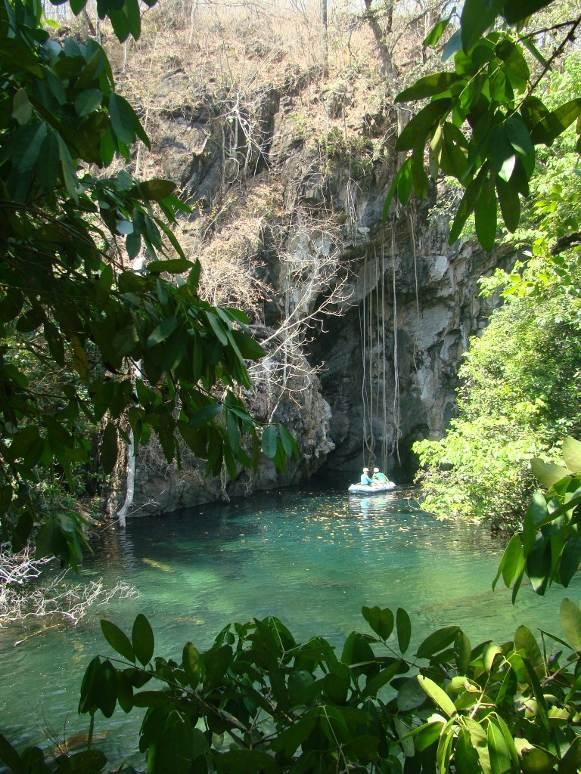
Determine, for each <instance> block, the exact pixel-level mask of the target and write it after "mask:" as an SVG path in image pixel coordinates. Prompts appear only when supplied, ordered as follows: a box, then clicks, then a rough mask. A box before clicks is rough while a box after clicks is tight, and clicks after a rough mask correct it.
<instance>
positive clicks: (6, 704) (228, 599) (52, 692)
mask: <svg viewBox="0 0 581 774" xmlns="http://www.w3.org/2000/svg"><path fill="white" fill-rule="evenodd" d="M413 495H414V493H413V491H409V492H405V491H401V490H397V491H395V492H387V493H384V494H379V495H374V496H371V497H353V496H351V497H349V496H347V495H345V494H334V493H323V494H321V493H320V492H317V493H309V492H302V493H297V492H288V491H285V492H281V493H272V494H268V495H263V496H259V497H253V498H251V499H248V500H244V501H240V502H236V503H232V504H231V505H229V506H202V507H200V508H197V509H195V510H192V511H188V512H184V513H182V514H179V515H172V516H166V517H163V518H157V519H156V518H148V519H136V520H134V521H132V522H130V524H129V526H128V529H127V531H126V532H125V533H116V532H114V531H110V532H108V533H107V534H106V535H104V536H103V537H102V541H101V545H100V546H99V547H98V550H97V551H96V553H95V558H94V560H93V561H92V562H90V563H89V564H88V565H87V566H86V568H85V570H84V571H83V573H84V575H86V576H87V577H94V573H99V574H103V575H104V576H105V579H106V582H107V583H110V584H113V583H115V582H116V581H117V580H118V579H120V578H121V579H123V580H125V581H128V582H129V583H132V584H134V585H135V586H136V588H137V589H138V591H139V597H138V598H137V599H125V600H120V601H113V602H111V603H110V604H108V605H107V607H105V608H103V609H99V610H96V611H94V614H93V615H92V616H91V617H90V618H88V619H87V620H85V621H83V622H82V624H81V625H80V626H79V627H78V628H76V629H72V630H71V629H64V628H62V629H58V628H57V629H51V630H49V631H47V632H46V633H43V634H41V635H39V636H34V637H32V639H30V640H28V642H27V644H26V646H18V647H14V646H13V642H14V641H15V640H18V639H21V638H22V636H23V632H22V629H18V630H16V629H14V630H12V631H9V630H3V631H0V728H1V729H2V730H3V731H4V732H5V733H6V732H7V733H9V734H10V735H11V737H12V738H15V739H17V740H19V741H20V742H24V741H34V742H38V741H42V740H45V739H46V737H47V733H49V734H50V736H51V737H52V738H53V739H54V740H55V741H58V740H62V739H63V737H65V736H70V735H71V734H75V733H82V732H83V731H84V730H86V723H85V720H84V719H83V720H80V719H79V718H78V716H77V715H76V705H77V700H78V690H79V684H80V674H81V672H82V670H83V669H84V668H85V666H86V665H87V663H88V661H89V659H90V658H91V656H92V655H94V654H95V653H101V654H109V650H108V647H107V646H106V644H104V643H103V640H102V638H101V636H100V633H99V624H98V620H99V618H100V617H108V618H111V619H113V620H115V621H116V622H117V623H118V624H120V625H122V626H124V627H125V628H126V629H129V628H130V625H131V623H132V621H133V618H134V617H135V615H136V614H137V613H138V612H144V613H145V614H146V615H148V616H149V617H150V618H151V620H152V622H153V625H154V629H155V633H156V642H157V652H159V653H162V654H164V655H166V656H170V655H171V656H174V657H178V658H179V654H180V652H181V645H183V643H184V642H185V641H187V640H192V641H193V642H194V643H196V644H197V645H198V646H199V647H206V646H208V645H209V644H210V642H211V641H212V638H213V636H214V635H215V634H216V633H217V632H218V631H219V629H221V628H222V627H223V626H224V625H225V624H226V623H228V622H230V621H234V620H245V619H248V618H251V617H252V616H254V615H255V616H259V617H261V616H265V615H268V614H275V615H278V616H280V617H281V618H283V619H284V621H285V622H286V623H287V624H288V625H289V626H290V627H291V629H292V630H293V631H294V632H295V634H296V635H297V636H298V637H300V638H306V637H309V636H311V635H313V634H315V633H319V634H323V635H324V636H326V637H328V638H330V639H331V640H332V641H333V642H335V643H338V642H340V641H341V640H342V638H344V636H345V635H346V634H347V633H348V632H349V631H351V630H352V629H353V628H356V627H358V628H362V629H364V627H365V623H364V622H363V620H362V619H361V616H360V609H361V606H362V605H376V604H377V605H381V606H384V607H386V606H389V607H398V606H403V607H405V608H406V609H407V610H408V611H409V612H410V614H411V616H412V621H413V624H414V637H415V641H416V642H417V641H419V640H420V639H421V638H422V637H423V636H425V635H426V634H427V633H428V632H429V631H430V630H432V629H433V628H436V627H438V626H443V625H447V624H451V623H454V624H459V625H460V626H462V627H463V628H464V629H465V630H466V631H467V633H468V634H469V636H470V637H471V639H472V641H473V643H475V642H478V641H479V640H483V639H488V638H491V637H494V638H497V639H503V638H506V637H508V636H510V635H511V634H512V632H513V631H514V629H515V626H516V624H517V622H518V623H520V622H522V623H526V624H528V625H529V626H531V627H535V626H542V627H543V628H545V629H548V630H553V631H555V632H558V630H559V626H558V611H557V608H558V603H559V599H560V597H561V596H563V593H562V592H560V591H558V590H555V591H554V592H551V594H549V596H548V597H547V598H546V599H542V598H538V597H536V596H535V595H534V594H533V593H532V592H531V591H530V590H529V589H524V590H523V592H522V594H521V597H520V599H519V603H518V605H517V607H516V608H514V607H513V606H512V605H511V603H510V593H507V592H506V591H504V590H501V591H497V592H496V593H494V594H493V593H492V591H491V590H490V584H491V580H492V578H493V576H494V574H495V570H496V565H497V564H498V559H499V556H500V553H501V550H502V545H501V543H499V542H497V541H495V540H494V539H493V538H491V536H490V535H489V534H488V532H487V531H486V530H483V529H480V528H479V527H477V526H474V525H458V524H451V523H445V522H444V523H442V522H437V521H434V520H433V519H432V518H431V517H429V516H428V515H426V514H424V513H422V512H421V511H420V510H419V509H418V508H417V505H416V504H415V502H414V499H413ZM578 589H579V584H577V586H576V589H575V590H570V591H569V594H570V595H575V591H577V593H578ZM30 633H32V632H31V631H28V632H25V633H24V634H25V635H26V634H30ZM31 697H33V698H34V701H33V702H32V703H31ZM138 724H139V716H138V715H137V716H136V715H134V713H132V714H131V715H130V716H126V715H124V714H123V713H122V712H119V713H116V715H115V716H114V717H113V719H112V720H111V721H109V722H104V721H103V722H100V724H98V725H100V726H101V731H103V732H104V731H105V730H106V728H110V727H111V725H113V726H116V727H117V728H116V731H117V732H116V733H114V734H113V733H112V734H110V735H109V736H108V737H107V738H106V739H105V740H104V745H105V747H107V748H108V750H109V752H110V753H111V754H113V755H114V756H119V757H121V756H122V755H123V754H124V752H127V749H128V748H129V749H131V747H132V745H133V741H134V740H135V738H136V737H135V733H136V728H137V726H138ZM124 746H125V749H124Z"/></svg>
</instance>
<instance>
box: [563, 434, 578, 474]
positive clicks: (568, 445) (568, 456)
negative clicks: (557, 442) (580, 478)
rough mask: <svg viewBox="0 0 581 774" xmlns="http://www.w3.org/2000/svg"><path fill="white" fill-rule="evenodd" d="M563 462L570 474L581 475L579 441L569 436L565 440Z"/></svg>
mask: <svg viewBox="0 0 581 774" xmlns="http://www.w3.org/2000/svg"><path fill="white" fill-rule="evenodd" d="M563 460H564V462H565V465H566V466H567V468H568V469H569V471H570V472H571V473H581V441H578V440H577V439H576V438H572V437H571V436H567V438H565V440H564V441H563Z"/></svg>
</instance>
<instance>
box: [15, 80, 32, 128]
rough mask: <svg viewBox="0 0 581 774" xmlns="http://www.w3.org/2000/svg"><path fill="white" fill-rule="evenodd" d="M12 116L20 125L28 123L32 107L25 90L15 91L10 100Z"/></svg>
mask: <svg viewBox="0 0 581 774" xmlns="http://www.w3.org/2000/svg"><path fill="white" fill-rule="evenodd" d="M12 116H13V118H14V119H15V120H16V121H17V122H18V123H19V124H21V125H23V124H26V123H28V122H29V121H30V119H31V118H32V105H31V103H30V100H29V99H28V94H27V93H26V89H18V90H17V91H16V93H15V95H14V98H13V100H12Z"/></svg>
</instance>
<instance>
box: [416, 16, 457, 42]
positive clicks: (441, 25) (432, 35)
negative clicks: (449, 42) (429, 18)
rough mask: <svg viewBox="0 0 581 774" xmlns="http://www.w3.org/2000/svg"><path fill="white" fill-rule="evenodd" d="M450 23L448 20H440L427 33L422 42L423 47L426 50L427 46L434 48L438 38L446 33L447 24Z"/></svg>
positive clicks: (438, 40)
mask: <svg viewBox="0 0 581 774" xmlns="http://www.w3.org/2000/svg"><path fill="white" fill-rule="evenodd" d="M449 23H450V18H447V19H440V20H439V21H437V22H436V24H434V26H433V27H432V29H431V30H430V31H429V32H428V34H427V35H426V37H425V38H424V40H423V43H422V45H423V47H424V48H428V46H432V47H435V46H437V45H438V43H439V42H440V38H441V37H442V35H443V34H444V32H445V31H446V29H447V27H448V24H449Z"/></svg>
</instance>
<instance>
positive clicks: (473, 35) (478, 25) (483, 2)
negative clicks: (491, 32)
mask: <svg viewBox="0 0 581 774" xmlns="http://www.w3.org/2000/svg"><path fill="white" fill-rule="evenodd" d="M502 6H503V0H465V2H464V6H463V8H462V15H461V17H460V25H461V29H462V46H463V48H464V51H469V50H470V49H471V48H472V47H473V46H474V45H475V44H476V43H477V42H478V41H479V40H480V38H481V36H482V34H483V33H484V32H486V30H487V29H488V28H489V27H491V26H492V24H493V23H494V20H495V18H496V15H497V14H498V13H499V12H500V11H501V10H502Z"/></svg>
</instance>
